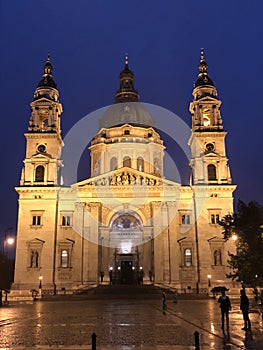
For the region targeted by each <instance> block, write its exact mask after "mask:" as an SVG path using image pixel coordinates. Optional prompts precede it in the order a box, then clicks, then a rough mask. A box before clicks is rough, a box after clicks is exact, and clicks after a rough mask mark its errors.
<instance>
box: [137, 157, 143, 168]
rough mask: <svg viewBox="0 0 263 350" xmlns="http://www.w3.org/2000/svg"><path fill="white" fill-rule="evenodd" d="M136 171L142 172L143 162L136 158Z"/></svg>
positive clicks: (141, 159) (140, 158)
mask: <svg viewBox="0 0 263 350" xmlns="http://www.w3.org/2000/svg"><path fill="white" fill-rule="evenodd" d="M137 170H139V171H144V160H143V158H142V157H138V158H137Z"/></svg>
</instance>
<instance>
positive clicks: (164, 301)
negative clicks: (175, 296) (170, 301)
mask: <svg viewBox="0 0 263 350" xmlns="http://www.w3.org/2000/svg"><path fill="white" fill-rule="evenodd" d="M162 302H163V308H164V309H165V308H166V306H167V305H166V294H165V292H163V293H162Z"/></svg>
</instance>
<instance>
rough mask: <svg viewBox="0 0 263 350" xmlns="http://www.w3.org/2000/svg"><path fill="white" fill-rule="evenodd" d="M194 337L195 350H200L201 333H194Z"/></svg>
mask: <svg viewBox="0 0 263 350" xmlns="http://www.w3.org/2000/svg"><path fill="white" fill-rule="evenodd" d="M194 336H195V350H200V346H199V332H197V331H195V332H194Z"/></svg>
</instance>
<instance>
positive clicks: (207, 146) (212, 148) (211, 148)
mask: <svg viewBox="0 0 263 350" xmlns="http://www.w3.org/2000/svg"><path fill="white" fill-rule="evenodd" d="M205 149H206V151H207V152H212V151H214V150H215V146H214V144H213V143H207V144H206V145H205Z"/></svg>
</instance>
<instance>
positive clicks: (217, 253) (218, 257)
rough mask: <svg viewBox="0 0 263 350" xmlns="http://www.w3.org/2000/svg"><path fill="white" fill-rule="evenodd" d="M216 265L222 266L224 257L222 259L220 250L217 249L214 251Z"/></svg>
mask: <svg viewBox="0 0 263 350" xmlns="http://www.w3.org/2000/svg"><path fill="white" fill-rule="evenodd" d="M214 265H216V266H219V265H222V257H221V250H220V249H216V250H215V251H214Z"/></svg>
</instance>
